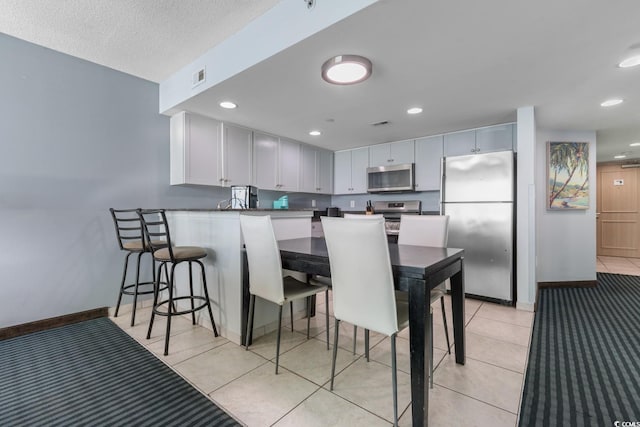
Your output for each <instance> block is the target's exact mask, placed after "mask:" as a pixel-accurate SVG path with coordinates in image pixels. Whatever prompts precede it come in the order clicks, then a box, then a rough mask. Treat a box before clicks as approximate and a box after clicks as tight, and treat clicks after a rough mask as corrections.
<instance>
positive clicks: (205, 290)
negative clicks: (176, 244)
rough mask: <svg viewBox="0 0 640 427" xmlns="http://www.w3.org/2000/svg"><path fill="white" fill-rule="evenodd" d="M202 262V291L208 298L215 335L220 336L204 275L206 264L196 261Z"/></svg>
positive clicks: (208, 307)
mask: <svg viewBox="0 0 640 427" xmlns="http://www.w3.org/2000/svg"><path fill="white" fill-rule="evenodd" d="M196 262H197V263H198V264H200V271H201V272H202V291H203V293H204V297H205V299H206V300H207V301H206V304H207V310H208V311H209V319H211V326H212V327H213V336H214V337H217V336H218V328H216V321H215V320H214V319H213V310H211V300H210V299H209V290H208V289H207V279H206V277H205V275H204V264H203V263H202V262H200V261H196Z"/></svg>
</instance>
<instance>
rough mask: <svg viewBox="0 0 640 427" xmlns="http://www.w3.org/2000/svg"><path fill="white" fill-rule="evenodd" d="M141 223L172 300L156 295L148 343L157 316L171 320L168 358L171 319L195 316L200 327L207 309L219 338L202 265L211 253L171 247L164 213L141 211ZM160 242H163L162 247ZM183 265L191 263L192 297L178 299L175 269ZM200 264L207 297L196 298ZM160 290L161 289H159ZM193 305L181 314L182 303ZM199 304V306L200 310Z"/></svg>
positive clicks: (215, 333)
mask: <svg viewBox="0 0 640 427" xmlns="http://www.w3.org/2000/svg"><path fill="white" fill-rule="evenodd" d="M137 213H138V217H139V218H140V222H141V223H142V225H143V229H144V235H145V239H146V242H147V243H148V244H149V246H150V247H151V251H152V253H153V259H154V260H155V261H158V262H159V263H160V265H159V267H158V273H157V275H156V277H157V278H160V277H161V276H162V275H161V273H162V268H163V267H164V269H165V274H166V275H167V290H168V292H169V296H168V298H167V299H165V300H161V301H158V298H159V291H158V292H155V294H154V297H153V310H152V311H151V321H150V322H149V330H148V332H147V339H149V338H150V337H151V330H152V328H153V320H154V318H155V316H156V315H158V316H166V317H167V331H166V334H165V338H164V355H165V356H166V355H167V354H168V353H169V337H170V334H171V318H172V317H173V316H180V315H183V314H187V313H191V320H192V323H193V324H194V325H195V324H196V314H195V312H196V311H198V310H202V309H204V308H206V309H207V311H208V312H209V318H210V319H211V325H212V326H213V333H214V335H215V336H216V337H217V336H218V329H217V328H216V322H215V320H213V312H212V310H211V301H210V300H209V291H208V290H207V280H206V276H205V271H204V264H203V263H202V261H200V260H201V259H202V258H204V257H206V256H207V252H206V250H205V249H204V248H201V247H198V246H173V245H172V243H171V235H170V233H169V224H168V222H167V216H166V214H165V211H164V209H156V210H142V209H138V210H137ZM157 242H163V244H162V245H160V246H158V245H157ZM182 262H187V263H189V291H190V293H189V295H185V296H176V295H175V291H176V290H175V268H176V266H177V265H178V264H180V263H182ZM193 263H196V264H198V265H200V271H201V273H202V289H203V295H195V294H194V292H193V271H192V264H193ZM167 264H171V273H169V272H168V266H167ZM155 289H158V286H156V287H155ZM185 300H187V301H189V303H190V306H191V307H190V308H186V309H182V310H180V307H179V302H180V301H185ZM196 302H198V303H199V305H197V306H196Z"/></svg>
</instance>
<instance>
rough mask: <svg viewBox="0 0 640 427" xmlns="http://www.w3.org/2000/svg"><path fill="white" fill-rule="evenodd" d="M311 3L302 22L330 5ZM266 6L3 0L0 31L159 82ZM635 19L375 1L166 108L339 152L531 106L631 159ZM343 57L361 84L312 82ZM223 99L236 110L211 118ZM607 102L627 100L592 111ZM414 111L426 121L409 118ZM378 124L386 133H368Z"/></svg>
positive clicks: (490, 120) (503, 3)
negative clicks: (352, 57)
mask: <svg viewBox="0 0 640 427" xmlns="http://www.w3.org/2000/svg"><path fill="white" fill-rule="evenodd" d="M299 1H300V3H299V6H300V7H301V8H302V7H305V5H304V4H303V0H299ZM345 1H346V0H345ZM321 2H323V0H317V5H316V8H315V10H310V11H309V13H316V12H318V9H319V8H321V6H325V7H331V6H330V5H327V4H326V3H325V4H322V3H321ZM276 3H278V1H277V0H212V1H204V0H203V1H195V0H173V1H169V0H135V1H134V0H129V1H124V0H0V11H1V13H0V32H2V33H6V34H9V35H12V36H15V37H18V38H20V39H24V40H27V41H30V42H33V43H36V44H39V45H42V46H45V47H48V48H51V49H54V50H57V51H60V52H64V53H67V54H70V55H73V56H76V57H79V58H83V59H87V60H89V61H92V62H95V63H98V64H102V65H106V66H108V67H111V68H114V69H117V70H120V71H123V72H126V73H129V74H132V75H135V76H138V77H142V78H145V79H148V80H151V81H154V82H162V81H164V80H166V79H167V78H168V77H169V76H171V75H174V74H175V73H176V71H178V70H180V69H183V68H184V67H185V66H187V65H188V64H190V63H191V62H193V61H194V59H196V58H197V57H199V56H200V55H202V54H203V53H204V52H206V51H208V50H210V49H211V48H212V47H214V46H216V45H218V44H219V43H220V42H222V41H223V40H226V39H228V38H229V37H230V36H232V35H233V34H235V33H236V32H239V31H242V30H243V28H245V27H246V26H247V25H251V22H252V21H253V20H254V19H256V18H257V17H259V16H261V15H263V14H264V13H265V12H266V11H268V10H269V9H271V8H272V7H273V6H274V5H275V4H276ZM290 3H291V5H292V7H294V6H296V5H298V2H297V1H292V0H290ZM638 16H640V1H638V0H615V1H612V2H606V1H602V0H562V1H557V0H538V1H535V2H523V1H513V0H484V1H482V2H452V1H450V0H379V1H378V2H376V3H374V4H373V5H372V6H369V7H367V8H365V9H364V10H362V11H361V12H358V13H356V14H354V15H353V16H350V17H349V18H347V19H344V20H343V21H341V22H338V23H337V24H335V25H333V26H331V27H329V28H327V29H325V30H323V31H320V32H318V33H317V34H315V35H313V36H312V37H309V38H307V39H305V40H303V41H301V42H300V43H298V44H296V45H294V46H292V47H290V48H288V49H286V50H284V51H282V52H280V53H278V54H277V55H274V56H273V57H271V58H268V59H266V60H264V61H261V62H259V63H257V64H255V65H253V66H252V67H249V68H248V69H246V70H245V71H243V72H240V73H238V74H236V75H235V76H233V77H231V78H229V79H227V80H226V81H222V82H220V83H219V84H217V85H215V86H213V87H211V88H210V89H208V90H206V91H205V92H203V93H202V94H200V95H198V96H196V97H193V98H192V99H190V100H188V101H186V102H183V103H182V104H181V105H178V106H176V107H178V108H182V109H186V110H189V111H193V112H199V113H202V114H205V115H209V116H211V117H215V118H218V119H221V120H226V121H229V122H232V123H237V124H240V125H245V126H249V127H253V128H256V129H260V130H263V131H267V132H272V133H275V134H278V135H283V136H287V137H290V138H294V139H297V140H300V141H305V142H308V143H311V144H315V145H318V146H323V147H327V148H331V149H341V148H349V147H355V146H362V145H368V144H375V143H380V142H386V141H393V140H402V139H409V138H415V137H419V136H426V135H434V134H438V133H442V132H450V131H455V130H462V129H469V128H472V127H477V126H482V125H489V124H494V123H501V122H505V121H509V120H514V119H515V111H516V109H517V108H518V107H521V106H529V105H531V106H534V107H535V111H536V121H537V124H538V125H539V126H540V127H542V128H546V129H555V130H585V131H596V132H597V138H598V144H597V156H598V161H607V160H612V159H613V155H614V154H618V153H622V152H626V153H627V155H628V158H640V148H637V147H636V148H632V147H629V143H631V142H640V67H636V68H634V69H626V70H622V69H619V68H617V67H616V64H617V63H618V62H619V61H620V60H622V59H624V58H625V57H626V56H628V55H630V54H632V53H640V26H638V24H637V21H638ZM291 24H295V23H291V22H278V23H274V25H273V28H277V29H278V30H279V31H287V28H288V25H291ZM249 49H251V47H249ZM256 49H257V48H256ZM345 53H351V54H353V53H356V54H362V55H365V56H367V57H369V58H370V59H371V60H372V61H373V63H374V74H373V76H372V78H371V79H369V80H368V81H366V82H364V83H362V84H360V85H354V86H351V87H335V86H331V85H327V84H326V83H324V82H322V81H321V79H320V78H319V74H320V72H319V67H320V64H322V62H324V60H326V59H327V58H329V57H331V56H333V55H337V54H345ZM223 97H224V98H232V99H234V100H236V101H237V102H238V103H239V105H240V107H239V108H237V109H236V110H233V111H221V110H220V108H219V107H218V105H217V104H218V102H219V101H220V100H221V98H223ZM610 97H622V98H624V99H625V102H624V103H623V104H621V105H619V106H616V107H613V108H610V109H603V108H601V107H600V106H599V104H600V102H602V101H604V100H605V99H608V98H610ZM414 105H420V106H422V107H423V108H424V109H425V111H424V113H423V114H421V115H418V116H413V117H408V116H407V115H406V114H405V113H404V111H405V110H406V108H408V107H409V106H414ZM381 120H389V122H390V123H391V124H390V125H389V126H384V127H376V128H374V127H372V126H371V123H374V122H378V121H381ZM311 128H320V129H321V130H322V131H323V134H322V136H320V137H316V138H312V137H310V136H309V135H308V131H309V130H310V129H311Z"/></svg>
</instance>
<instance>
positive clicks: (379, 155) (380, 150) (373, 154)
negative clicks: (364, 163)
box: [369, 144, 391, 166]
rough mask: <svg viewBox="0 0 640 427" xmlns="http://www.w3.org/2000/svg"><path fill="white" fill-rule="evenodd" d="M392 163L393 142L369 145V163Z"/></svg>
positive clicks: (379, 164)
mask: <svg viewBox="0 0 640 427" xmlns="http://www.w3.org/2000/svg"><path fill="white" fill-rule="evenodd" d="M389 164H391V144H378V145H370V146H369V165H371V166H386V165H389Z"/></svg>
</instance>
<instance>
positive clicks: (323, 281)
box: [310, 213, 384, 361]
mask: <svg viewBox="0 0 640 427" xmlns="http://www.w3.org/2000/svg"><path fill="white" fill-rule="evenodd" d="M343 217H344V218H346V219H378V220H379V219H384V216H383V215H382V214H373V215H367V214H350V213H345V214H344V216H343ZM310 283H312V284H314V285H316V284H317V285H326V286H329V287H330V288H331V278H329V277H324V276H314V277H313V278H312V279H311V280H310ZM327 310H328V308H327ZM357 338H358V327H357V326H355V325H354V326H353V354H354V355H355V354H356V340H357ZM364 340H365V345H364V347H365V355H366V357H367V361H368V360H369V343H368V341H369V334H368V332H367V331H365V332H364ZM327 349H328V348H327Z"/></svg>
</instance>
